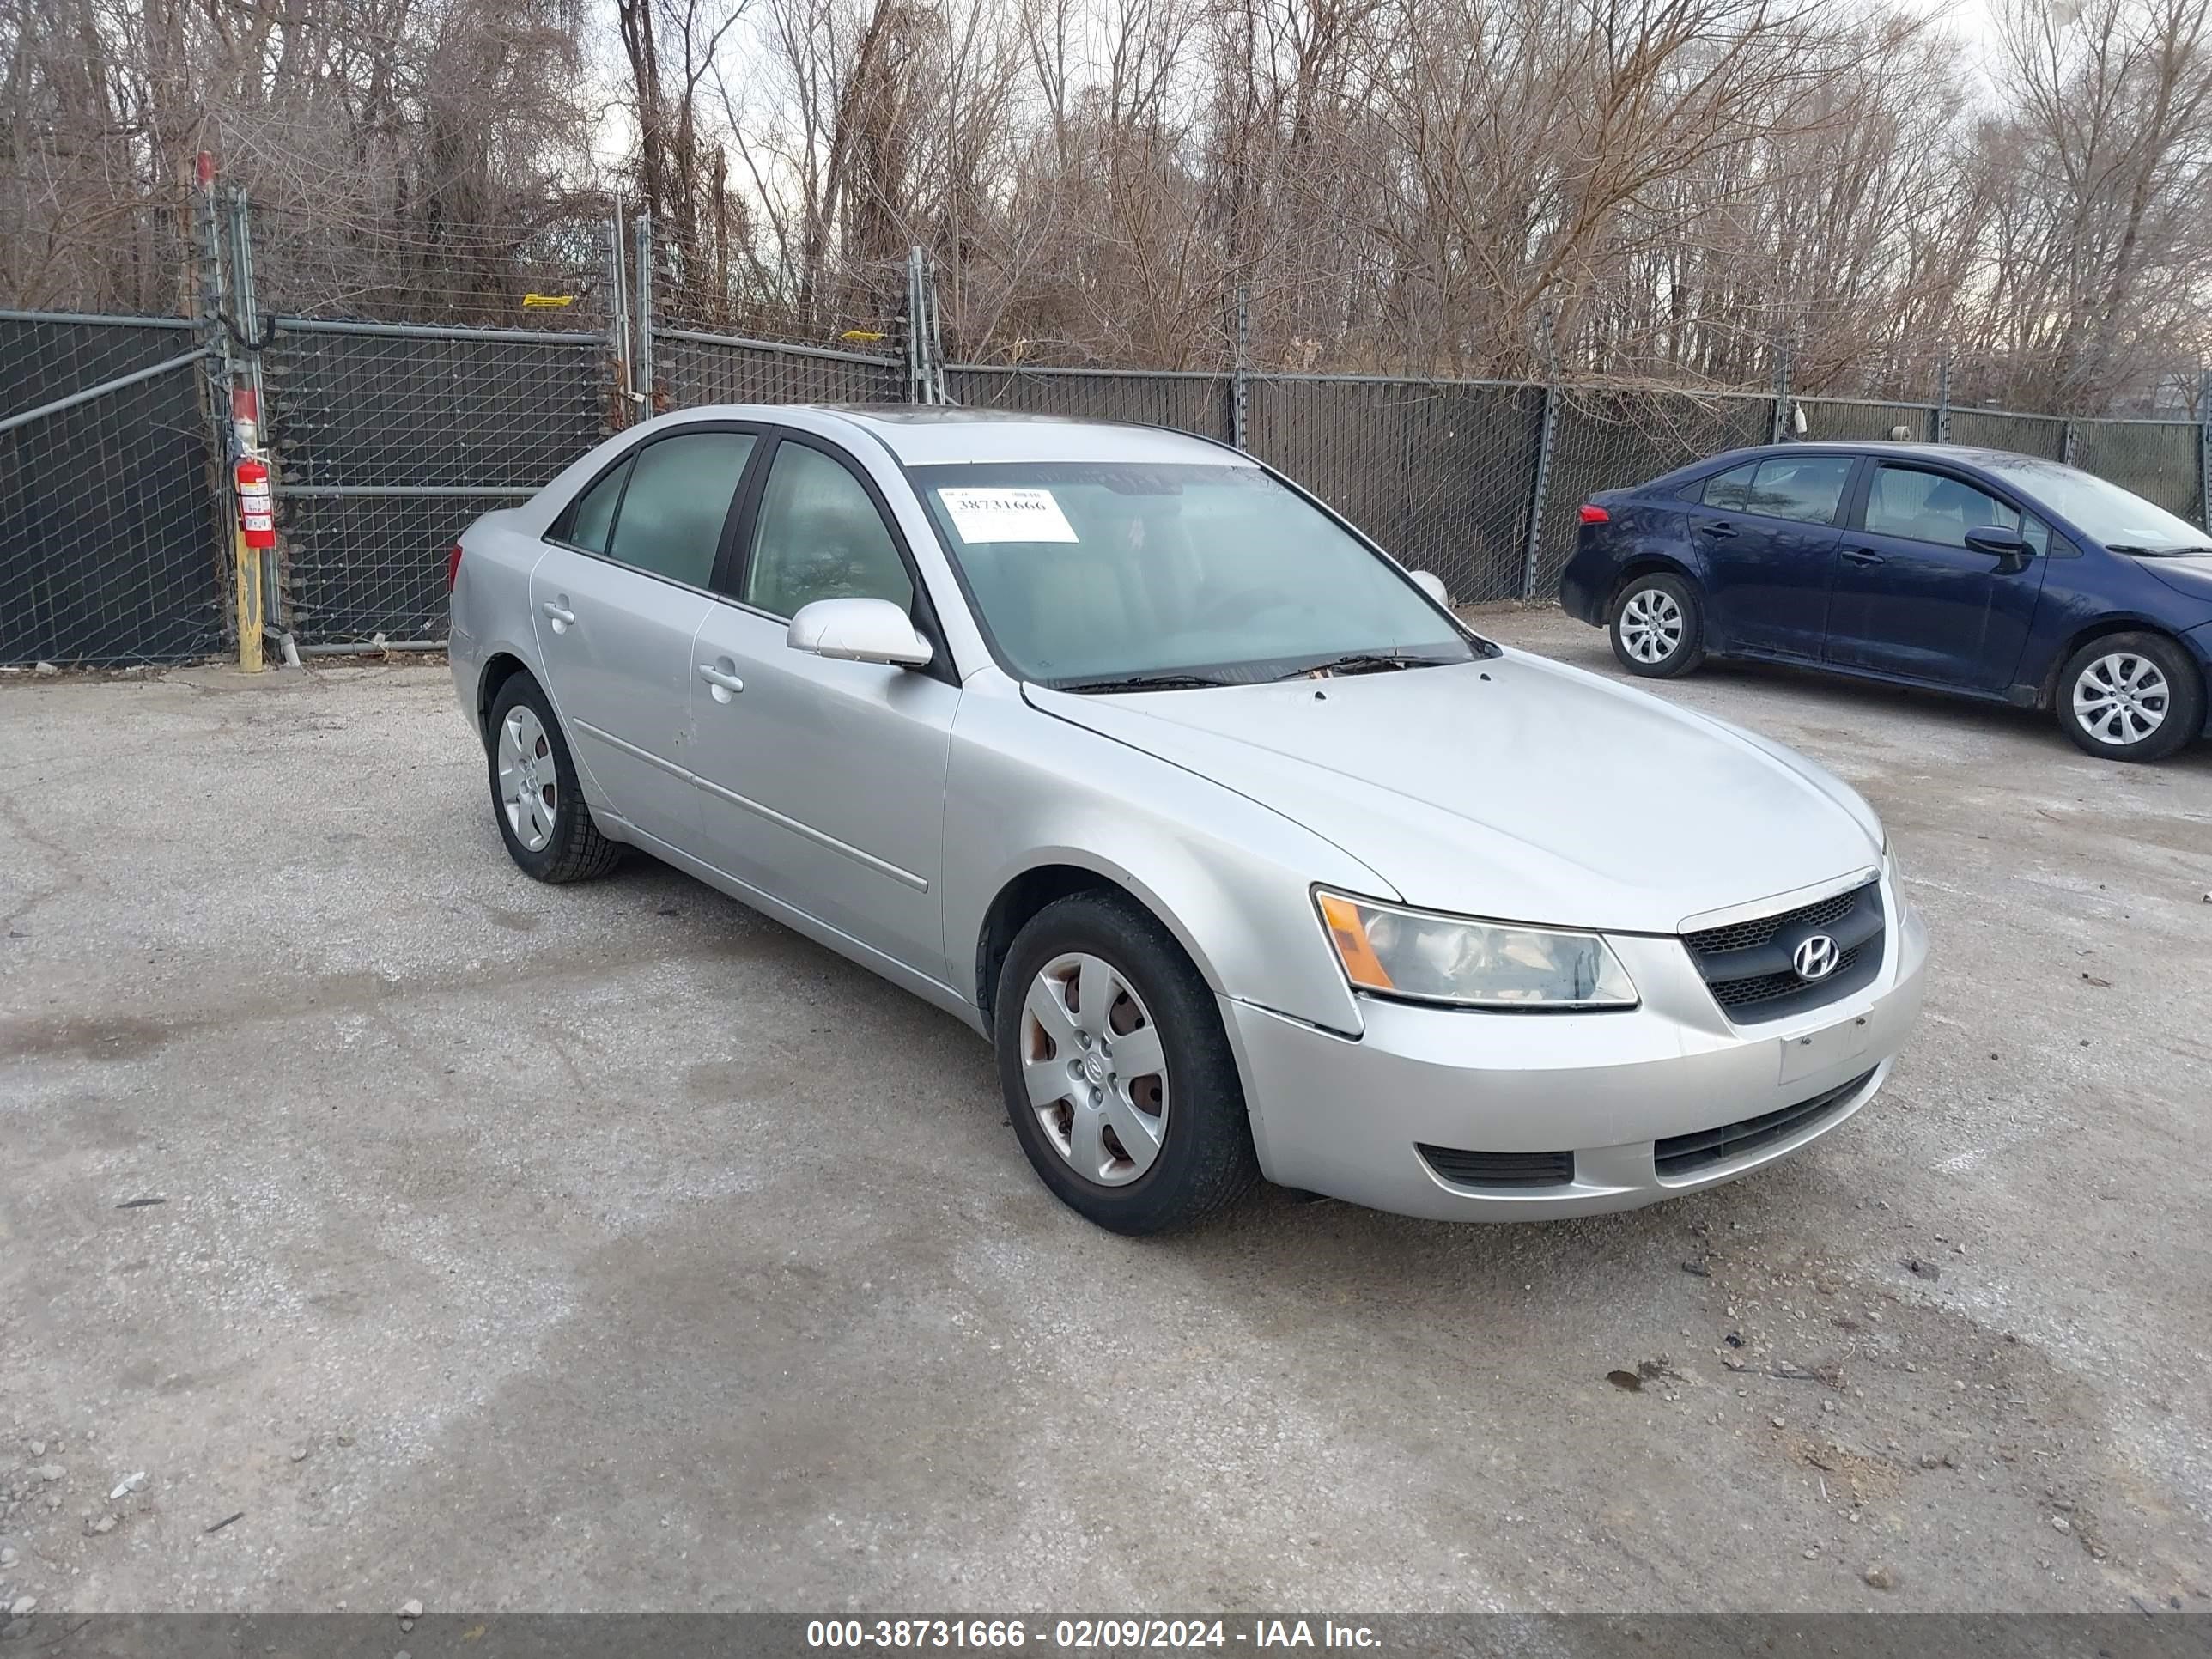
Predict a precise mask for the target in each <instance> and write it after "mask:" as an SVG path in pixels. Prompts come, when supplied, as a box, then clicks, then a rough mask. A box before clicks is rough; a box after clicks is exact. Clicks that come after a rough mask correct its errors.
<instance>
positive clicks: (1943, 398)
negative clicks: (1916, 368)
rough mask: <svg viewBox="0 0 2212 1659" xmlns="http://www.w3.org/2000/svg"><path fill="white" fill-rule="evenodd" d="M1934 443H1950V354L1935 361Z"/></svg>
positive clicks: (1945, 353) (1943, 355) (1946, 352)
mask: <svg viewBox="0 0 2212 1659" xmlns="http://www.w3.org/2000/svg"><path fill="white" fill-rule="evenodd" d="M1950 441H1951V354H1950V352H1949V351H1948V350H1947V351H1945V352H1944V353H1943V354H1942V356H1939V357H1937V358H1936V442H1937V443H1939V444H1948V443H1949V442H1950Z"/></svg>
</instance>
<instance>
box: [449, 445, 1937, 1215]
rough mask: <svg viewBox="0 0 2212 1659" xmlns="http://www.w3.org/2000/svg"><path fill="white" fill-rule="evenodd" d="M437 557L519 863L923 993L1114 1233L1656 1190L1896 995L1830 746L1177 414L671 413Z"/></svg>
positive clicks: (1024, 1142)
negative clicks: (654, 873)
mask: <svg viewBox="0 0 2212 1659" xmlns="http://www.w3.org/2000/svg"><path fill="white" fill-rule="evenodd" d="M453 578H454V580H453V632H452V661H453V678H454V684H455V689H456V690H457V691H458V693H459V698H460V702H461V706H462V708H463V710H464V712H465V714H466V717H467V719H468V721H469V724H470V726H471V729H472V730H474V731H475V732H477V734H478V735H479V736H480V738H482V741H483V745H484V750H485V754H486V756H487V760H488V770H489V780H490V793H491V805H492V808H493V813H494V817H495V820H496V823H497V825H498V829H499V833H500V835H501V837H502V838H503V839H504V841H505V842H506V846H507V851H508V853H509V854H510V855H511V856H512V857H513V860H514V862H515V863H516V864H518V865H519V866H520V867H521V868H522V869H523V870H524V871H525V872H526V873H528V874H529V875H531V876H533V877H535V878H538V879H539V880H541V881H548V882H565V881H573V880H575V879H578V878H582V877H586V876H592V875H596V874H598V873H599V872H603V871H605V870H606V869H607V868H609V867H610V866H611V865H612V864H613V862H614V861H615V860H616V858H617V855H618V853H619V850H620V849H621V848H623V847H624V846H628V847H634V848H641V849H643V850H644V851H645V852H647V853H649V854H653V856H654V857H656V858H659V859H661V860H665V861H666V862H668V863H669V864H671V865H674V866H677V867H678V868H679V869H682V870H685V871H688V872H690V873H691V874H692V875H694V876H696V877H697V878H699V879H701V880H702V881H704V882H707V883H708V884H711V885H713V886H714V887H716V888H719V889H720V890H722V891H723V892H725V893H727V894H730V895H732V896H734V897H736V898H738V899H739V900H741V901H742V902H744V903H746V904H749V905H751V906H753V907H754V908H757V909H759V910H761V911H763V912H765V913H766V914H767V915H770V916H773V917H775V918H776V919H778V920H779V921H783V922H785V923H787V924H788V925H789V926H791V927H794V928H796V929H798V930H799V931H800V932H801V933H805V934H807V935H809V936H810V937H811V938H813V939H817V940H819V941H821V942H822V943H823V944H824V945H828V946H829V948H830V949H832V950H835V951H840V952H842V953H843V954H844V955H846V956H848V957H851V958H852V959H853V960H854V961H856V962H859V963H862V964H864V965H866V967H868V968H870V969H873V970H874V971H875V972H877V973H878V974H879V975H882V976H883V977H884V979H886V980H888V981H890V982H892V983H893V984H895V985H898V986H901V987H904V988H906V989H907V990H908V991H911V992H913V993H915V994H918V995H920V996H922V997H924V998H927V1000H930V1001H931V1002H933V1003H935V1004H937V1005H938V1006H940V1007H942V1008H944V1009H945V1010H947V1011H949V1012H951V1013H952V1014H953V1015H955V1016H956V1017H957V1018H960V1019H962V1020H963V1021H965V1022H967V1023H968V1024H969V1025H971V1026H973V1027H974V1028H975V1030H978V1031H979V1032H981V1033H982V1034H983V1035H984V1036H987V1038H988V1039H989V1040H990V1042H992V1044H993V1045H994V1048H995V1050H996V1054H997V1058H998V1068H999V1074H1000V1080H1001V1083H1002V1085H1003V1087H1004V1090H1005V1094H1006V1107H1007V1111H1008V1115H1009V1116H1010V1117H1011V1119H1012V1123H1013V1126H1014V1130H1015V1133H1016V1136H1017V1138H1018V1139H1019V1141H1020V1143H1021V1146H1022V1149H1023V1151H1024V1152H1025V1153H1026V1154H1027V1156H1028V1158H1029V1159H1030V1163H1031V1164H1034V1165H1035V1167H1036V1171H1037V1173H1038V1174H1039V1175H1040V1176H1042V1179H1043V1181H1044V1182H1045V1184H1046V1185H1047V1186H1048V1188H1051V1189H1052V1191H1054V1193H1056V1194H1058V1195H1059V1196H1060V1198H1061V1199H1063V1200H1066V1202H1067V1203H1068V1204H1069V1205H1071V1206H1073V1207H1074V1208H1075V1209H1076V1210H1078V1211H1079V1212H1081V1213H1082V1214H1084V1215H1085V1216H1087V1217H1089V1218H1091V1220H1093V1221H1095V1222H1097V1223H1099V1224H1100V1225H1103V1226H1107V1227H1110V1228H1113V1229H1115V1230H1117V1231H1126V1232H1147V1231H1158V1230H1162V1229H1165V1228H1169V1227H1173V1226H1177V1225H1187V1224H1188V1223H1191V1222H1193V1221H1195V1220H1197V1219H1199V1218H1201V1217H1204V1216H1206V1215H1207V1214H1208V1213H1210V1212H1213V1211H1215V1210H1217V1209H1218V1208H1219V1207H1220V1206H1224V1205H1225V1204H1226V1203H1228V1202H1229V1201H1230V1200H1232V1199H1234V1198H1236V1197H1237V1195H1238V1194H1240V1193H1242V1192H1243V1191H1244V1190H1245V1189H1246V1188H1249V1186H1251V1185H1252V1183H1253V1182H1255V1180H1257V1179H1258V1178H1260V1177H1261V1176H1265V1177H1267V1178H1268V1179H1270V1180H1273V1181H1275V1182H1280V1183H1282V1184H1284V1185H1285V1186H1288V1187H1291V1188H1302V1189H1304V1190H1307V1191H1310V1192H1314V1193H1320V1194H1332V1195H1334V1196H1336V1197H1339V1198H1343V1199H1347V1200H1353V1201H1356V1202H1358V1203H1361V1204H1366V1205H1371V1206H1376V1207H1379V1208H1382V1209H1386V1210H1395V1211H1400V1212H1405V1213H1407V1214H1411V1215H1419V1216H1431V1217H1441V1218H1460V1219H1471V1220H1515V1219H1522V1218H1538V1217H1546V1216H1563V1215H1577V1214H1584V1213H1588V1212H1594V1211H1602V1210H1613V1209H1620V1208H1626V1207H1628V1206H1633V1205H1638V1204H1644V1203H1648V1202H1650V1201H1651V1200H1655V1199H1660V1198H1664V1197H1666V1196H1668V1195H1669V1194H1677V1193H1684V1192H1689V1191H1692V1190H1695V1189H1696V1188H1702V1187H1706V1186H1710V1185H1712V1184H1713V1183H1715V1182H1723V1181H1727V1180H1729V1179H1731V1178H1733V1177H1735V1176H1741V1175H1743V1174H1745V1173H1746V1172H1747V1171H1748V1170H1754V1169H1757V1168H1759V1166H1760V1165H1762V1164H1767V1163H1770V1162H1771V1161H1773V1160H1774V1159H1776V1158H1781V1157H1783V1156H1784V1155H1786V1154H1788V1153H1790V1152H1794V1151H1796V1149H1798V1148H1799V1147H1801V1146H1804V1145H1806V1144H1807V1143H1808V1142H1809V1141H1811V1140H1813V1139H1814V1138H1816V1137H1818V1136H1820V1135H1821V1134H1824V1133H1826V1132H1827V1131H1829V1130H1831V1129H1832V1128H1834V1127H1836V1125H1838V1123H1840V1122H1842V1121H1844V1119H1845V1118H1847V1117H1849V1116H1850V1115H1851V1114H1852V1113H1854V1112H1855V1111H1857V1109H1859V1108H1860V1107H1861V1106H1863V1105H1864V1104H1865V1103H1866V1102H1867V1101H1868V1100H1869V1098H1871V1097H1873V1096H1874V1094H1875V1091H1877V1090H1879V1089H1880V1088H1881V1085H1882V1083H1883V1080H1884V1079H1885V1078H1886V1077H1887V1074H1888V1072H1889V1068H1890V1066H1891V1062H1892V1060H1893V1056H1894V1055H1895V1054H1897V1052H1898V1049H1899V1047H1900V1046H1901V1045H1902V1044H1903V1042H1905V1037H1906V1035H1907V1033H1908V1032H1909V1031H1910V1030H1911V1026H1912V1024H1913V1020H1914V1018H1915V1016H1916V1014H1917V1011H1918V1008H1919V1005H1920V996H1921V975H1922V969H1923V963H1924V960H1925V957H1926V940H1925V935H1924V933H1923V930H1922V927H1921V926H1920V923H1919V921H1918V920H1917V917H1916V916H1915V915H1914V914H1913V912H1912V910H1911V908H1910V907H1909V905H1908V904H1907V902H1906V900H1905V890H1904V889H1903V887H1902V886H1901V885H1900V884H1899V880H1898V876H1897V871H1896V867H1895V865H1894V864H1893V861H1892V860H1891V857H1890V854H1889V849H1888V848H1887V844H1886V842H1885V840H1884V837H1883V834H1882V829H1881V824H1880V823H1879V822H1877V821H1876V819H1875V815H1874V813H1873V812H1872V811H1870V810H1869V808H1868V806H1867V805H1866V803H1865V802H1864V801H1863V800H1862V799H1860V798H1859V797H1858V796H1857V794H1856V793H1853V792H1852V791H1851V790H1850V788H1849V787H1846V786H1845V785H1844V784H1843V783H1842V782H1840V781H1838V780H1837V779H1836V778H1834V777H1832V776H1831V775H1829V774H1828V773H1826V771H1824V770H1822V769H1820V768H1819V767H1818V766H1815V765H1814V764H1813V763H1811V762H1809V761H1807V760H1805V759H1802V757H1798V756H1796V755H1794V754H1791V753H1790V752H1789V751H1788V750H1784V749H1783V748H1781V747H1779V746H1778V745H1777V744H1772V743H1770V742H1768V741H1767V740H1765V738H1760V737H1758V736H1755V735H1754V734H1753V733H1751V732H1746V731H1741V730H1739V729H1737V728H1735V727H1734V726H1729V725H1726V724H1724V723H1723V722H1721V721H1718V720H1713V719H1711V718H1709V717H1707V716H1705V715H1702V714H1695V713H1692V712H1691V711H1688V710H1686V709H1681V708H1674V707H1671V706H1669V705H1668V704H1667V703H1665V702H1660V701H1658V700H1656V699H1655V698H1652V697H1650V696H1646V695H1644V694H1643V693H1641V692H1638V691H1636V690H1631V689H1627V688H1624V687H1620V686H1617V685H1614V684H1611V683H1609V682H1607V681H1606V680H1603V679H1601V678H1598V677H1596V676H1594V675H1590V674H1587V673H1583V672H1581V671H1577V670H1575V669H1572V668H1569V667H1565V666H1563V665H1559V664H1558V663H1554V662H1550V661H1547V660H1546V659H1542V658H1541V657H1534V656H1530V655H1528V654H1525V653H1521V652H1517V651H1510V650H1505V649H1503V648H1501V647H1498V646H1497V645H1495V644H1492V643H1491V642H1490V641H1487V640H1486V639H1484V638H1482V637H1481V636H1480V635H1479V634H1477V633H1475V632H1474V631H1473V630H1471V629H1468V627H1466V626H1465V625H1463V624H1462V623H1461V622H1460V621H1459V620H1458V619H1457V618H1455V616H1454V615H1453V613H1452V611H1450V610H1449V607H1448V606H1447V605H1445V604H1444V602H1443V588H1442V586H1441V585H1440V584H1439V583H1438V582H1437V580H1436V578H1435V577H1434V576H1433V575H1429V574H1423V573H1409V572H1408V571H1407V570H1406V569H1405V568H1402V567H1401V566H1400V565H1399V564H1397V563H1396V562H1394V561H1393V560H1391V559H1390V558H1389V556H1387V555H1386V554H1384V553H1383V551H1382V550H1380V549H1378V548H1376V546H1375V545H1374V544H1371V543H1370V542H1369V541H1367V540H1366V539H1365V538H1363V537H1362V536H1361V535H1360V534H1359V533H1358V532H1357V531H1355V530H1353V529H1352V527H1351V526H1349V525H1347V524H1346V523H1344V522H1343V521H1342V520H1340V519H1338V518H1337V517H1336V516H1335V515H1334V514H1333V513H1330V512H1329V511H1328V509H1327V508H1326V507H1323V506H1322V505H1321V504H1320V503H1318V502H1317V501H1315V500H1313V499H1312V498H1311V497H1310V496H1309V495H1305V494H1304V493H1303V492H1302V491H1300V490H1299V489H1297V487H1296V486H1294V485H1293V484H1291V483H1289V482H1288V481H1287V480H1285V479H1284V478H1283V477H1279V475H1277V474H1275V473H1274V472H1273V471H1269V470H1268V469H1267V468H1266V467H1264V466H1261V465H1258V464H1257V463H1255V461H1254V460H1253V459H1251V458H1250V457H1249V456H1247V455H1245V454H1243V453H1239V452H1237V451H1235V450H1232V449H1230V448H1227V447H1223V446H1221V445H1218V444H1215V443H1212V442H1209V441H1206V440H1203V439H1200V438H1196V437H1191V436H1186V435H1181V434H1176V433H1171V432H1165V431H1161V430H1157V429H1153V428H1143V427H1134V426H1120V425H1103V424H1086V423H1083V422H1071V421H1061V420H1051V419H1044V418H1036V417H1024V416H1015V415H1002V414H994V413H989V412H971V411H960V410H860V409H846V410H838V409H797V408H721V409H701V410H690V411H688V412H686V413H684V414H681V415H674V416H665V417H663V418H661V419H659V420H655V421H652V422H647V423H646V424H644V425H642V426H640V427H638V428H635V429H634V430H632V431H629V432H626V433H623V434H622V435H619V436H618V437H616V438H612V439H610V440H609V441H607V442H606V443H605V444H603V445H601V446H600V447H599V448H598V449H596V450H594V451H592V453H590V454H588V455H586V456H585V457H584V458H583V459H580V460H579V461H578V462H576V463H575V465H573V466H571V467H570V468H569V469H568V471H566V472H564V473H562V476H561V477H559V478H557V479H556V480H555V481H554V483H552V484H550V486H549V487H547V488H546V489H544V491H543V492H541V493H540V494H538V495H537V496H535V497H534V498H532V500H531V501H528V502H527V503H526V505H523V506H520V507H513V508H510V509H507V510H505V511H501V512H496V513H489V514H487V515H486V516H485V517H483V518H482V519H480V520H477V522H476V523H475V524H474V525H472V526H471V527H470V529H469V530H468V532H467V533H466V534H465V536H464V538H462V542H461V544H460V546H459V548H458V549H456V550H455V552H454V561H453Z"/></svg>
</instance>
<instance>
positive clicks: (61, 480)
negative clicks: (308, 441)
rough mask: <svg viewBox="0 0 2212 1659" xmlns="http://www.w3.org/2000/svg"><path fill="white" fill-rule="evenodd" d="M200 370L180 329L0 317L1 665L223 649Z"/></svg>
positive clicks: (196, 348)
mask: <svg viewBox="0 0 2212 1659" xmlns="http://www.w3.org/2000/svg"><path fill="white" fill-rule="evenodd" d="M204 361H205V353H204V349H202V347H201V345H200V342H199V340H198V337H197V334H196V332H195V331H193V330H192V329H191V326H190V325H187V324H185V323H182V322H179V321H177V320H175V319H167V318H121V319H115V318H100V317H76V316H40V315H33V314H30V313H21V312H6V313H0V663H9V664H18V665H22V664H36V663H41V662H47V663H56V664H62V663H70V664H87V665H104V666H117V665H126V664H133V663H143V662H174V661H180V660H184V659H190V658H193V657H200V656H205V655H207V654H208V653H210V652H213V651H215V650H217V649H219V648H220V647H221V646H222V639H223V618H224V615H225V611H224V605H223V595H224V588H223V582H224V575H225V566H224V563H223V555H222V541H221V539H220V534H221V532H222V531H223V530H225V529H227V522H226V521H224V520H219V519H218V517H217V513H216V501H215V495H214V491H213V489H212V488H211V486H212V484H213V483H214V482H215V479H214V478H213V477H211V475H210V463H209V448H208V443H209V426H208V417H207V415H206V412H205V407H206V406H205V404H204V401H203V398H202V382H203V378H204Z"/></svg>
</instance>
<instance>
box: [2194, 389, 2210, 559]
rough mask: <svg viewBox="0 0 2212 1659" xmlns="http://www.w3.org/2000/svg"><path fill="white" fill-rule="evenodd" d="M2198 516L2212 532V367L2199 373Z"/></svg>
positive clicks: (2199, 520) (2201, 522)
mask: <svg viewBox="0 0 2212 1659" xmlns="http://www.w3.org/2000/svg"><path fill="white" fill-rule="evenodd" d="M2197 521H2198V522H2199V523H2200V524H2202V525H2203V526H2204V528H2205V529H2206V530H2207V531H2208V532H2212V368H2202V369H2199V370H2198V371H2197Z"/></svg>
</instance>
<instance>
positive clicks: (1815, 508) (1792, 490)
mask: <svg viewBox="0 0 2212 1659" xmlns="http://www.w3.org/2000/svg"><path fill="white" fill-rule="evenodd" d="M1850 477H1851V460H1850V456H1848V455H1802V456H1797V455H1791V456H1783V457H1779V458H1778V459H1773V460H1769V461H1757V462H1753V463H1752V464H1750V465H1745V466H1739V467H1732V468H1730V469H1729V471H1726V472H1718V473H1715V474H1714V475H1713V476H1712V477H1710V478H1708V479H1706V480H1705V505H1706V506H1707V507H1720V508H1721V509H1723V511H1725V512H1729V513H1756V514H1758V515H1759V516H1760V517H1762V518H1768V519H1794V520H1797V521H1799V522H1800V523H1802V524H1833V523H1834V522H1835V521H1836V508H1837V507H1839V506H1841V505H1842V504H1843V499H1844V485H1845V484H1846V483H1850Z"/></svg>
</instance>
